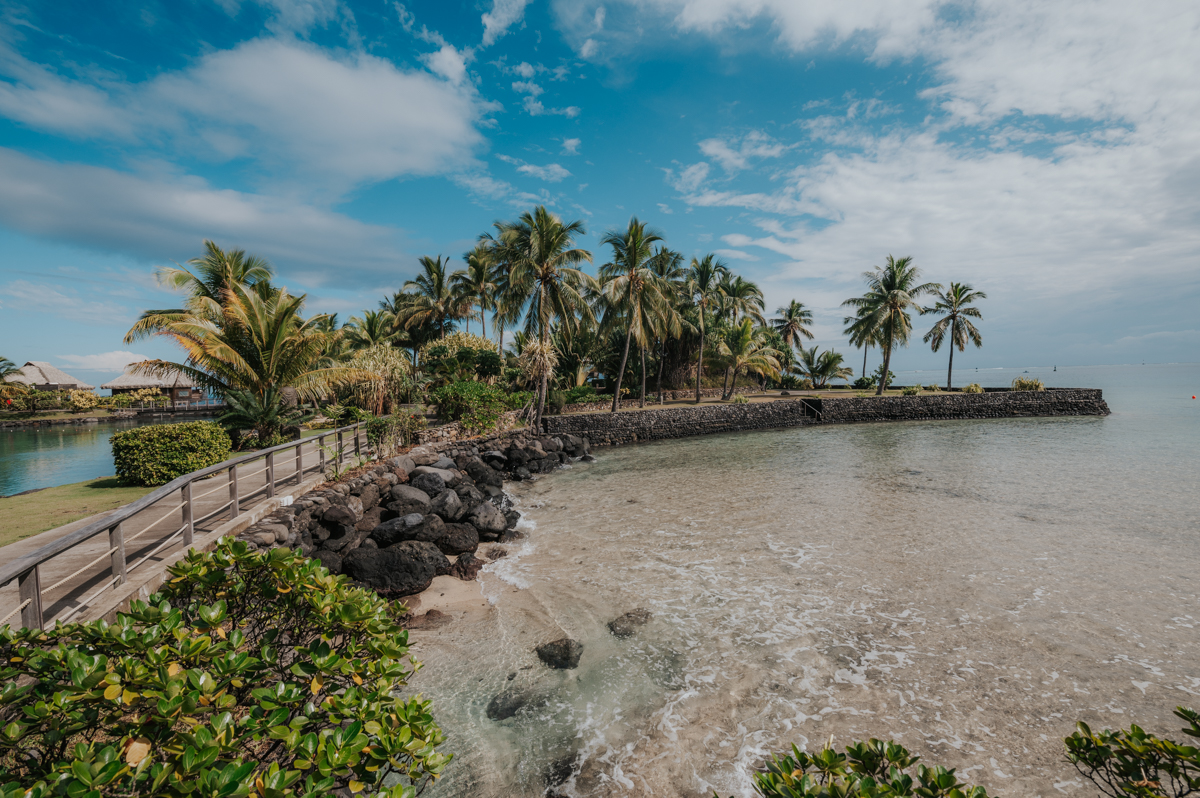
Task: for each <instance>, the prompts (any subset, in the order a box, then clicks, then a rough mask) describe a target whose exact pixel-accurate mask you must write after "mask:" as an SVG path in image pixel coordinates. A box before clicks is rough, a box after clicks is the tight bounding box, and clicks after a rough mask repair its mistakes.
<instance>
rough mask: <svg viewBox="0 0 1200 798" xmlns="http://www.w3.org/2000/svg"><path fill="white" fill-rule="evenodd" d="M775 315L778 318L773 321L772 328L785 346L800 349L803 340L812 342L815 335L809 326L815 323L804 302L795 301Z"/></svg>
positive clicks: (777, 311)
mask: <svg viewBox="0 0 1200 798" xmlns="http://www.w3.org/2000/svg"><path fill="white" fill-rule="evenodd" d="M775 313H777V314H778V316H777V317H776V318H774V319H771V326H772V327H773V328H774V329H775V331H776V332H778V333H779V335H780V336H782V338H783V343H784V344H785V345H787V346H789V347H792V348H795V349H799V348H800V339H801V338H808V339H809V340H812V337H813V334H812V331H811V330H810V329H809V325H811V324H812V323H813V315H812V311H811V310H809V309H808V308H806V307H804V303H803V302H797V301H796V300H794V299H793V300H792V301H791V302H789V303H788V304H787V305H785V306H783V307H781V308H779V309H778V310H776V311H775Z"/></svg>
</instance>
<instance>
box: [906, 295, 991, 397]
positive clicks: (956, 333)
mask: <svg viewBox="0 0 1200 798" xmlns="http://www.w3.org/2000/svg"><path fill="white" fill-rule="evenodd" d="M932 293H933V297H934V298H935V299H936V300H937V302H936V303H935V304H934V305H933V307H930V308H923V309H922V310H921V313H922V314H925V313H938V314H942V317H941V318H940V319H938V320H937V323H936V324H934V325H933V328H932V329H930V331H929V332H927V333H925V338H924V339H923V340H924V341H925V343H927V344H929V345H930V346H931V347H932V349H933V351H934V352H936V351H938V350H939V349H941V347H942V342H943V341H945V340H946V339H947V338H949V340H950V364H949V365H948V366H947V367H946V390H949V389H950V387H951V386H952V384H953V383H952V382H951V380H952V378H953V376H954V348H955V347H958V351H959V352H962V351H964V350H965V349H966V348H967V342H968V341H970V342H971V343H973V344H975V346H976V347H980V346H983V336H982V335H980V334H979V330H978V329H976V327H975V325H974V324H972V323H971V319H981V318H983V316H982V314H980V312H979V308H976V307H972V306H971V303H973V302H977V301H979V300H980V299H987V294H985V293H983V292H982V291H976V290H975V289H974V288H972V287H971V286H969V285H967V284H966V283H950V287H949V288H948V289H946V290H945V291H943V290H942V288H941V286H938V287H937V288H936V289H935V290H934V291H933V292H932Z"/></svg>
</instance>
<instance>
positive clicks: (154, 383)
mask: <svg viewBox="0 0 1200 798" xmlns="http://www.w3.org/2000/svg"><path fill="white" fill-rule="evenodd" d="M140 365H141V363H130V364H129V365H128V366H126V367H125V373H124V374H122V375H121V376H120V377H117V378H116V379H115V380H113V381H112V382H106V383H104V384H103V385H101V386H100V387H101V388H105V389H116V390H138V389H139V388H195V387H196V382H195V380H193V379H192V378H191V377H189V376H187V375H186V374H183V373H181V372H175V373H173V374H167V375H164V376H162V377H152V376H150V375H149V374H134V373H133V370H134V369H135V368H137V367H138V366H140Z"/></svg>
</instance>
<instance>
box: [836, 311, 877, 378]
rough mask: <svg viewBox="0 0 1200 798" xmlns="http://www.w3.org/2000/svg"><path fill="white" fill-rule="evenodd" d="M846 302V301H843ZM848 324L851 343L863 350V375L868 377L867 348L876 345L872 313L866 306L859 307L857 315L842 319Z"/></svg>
mask: <svg viewBox="0 0 1200 798" xmlns="http://www.w3.org/2000/svg"><path fill="white" fill-rule="evenodd" d="M865 298H866V297H864V299H865ZM842 304H845V303H842ZM842 322H843V323H844V324H845V325H846V329H845V330H844V332H845V334H846V335H848V336H849V337H850V345H851V346H857V347H861V348H862V351H863V370H862V377H863V379H866V377H867V350H868V349H870V348H871V347H872V346H876V345H877V344H878V343H879V342H878V341H876V340H875V330H874V329H873V328H872V327H871V314H870V313H869V312H868V311H867V310H865V309H864V308H859V309H858V311H857V313H856V315H854V316H846V317H845V318H844V319H842Z"/></svg>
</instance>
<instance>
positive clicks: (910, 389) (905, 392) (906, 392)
mask: <svg viewBox="0 0 1200 798" xmlns="http://www.w3.org/2000/svg"><path fill="white" fill-rule="evenodd" d="M900 395H901V396H920V395H921V386H920V385H905V386H904V387H903V388H901V389H900Z"/></svg>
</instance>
